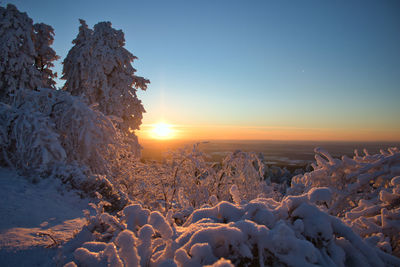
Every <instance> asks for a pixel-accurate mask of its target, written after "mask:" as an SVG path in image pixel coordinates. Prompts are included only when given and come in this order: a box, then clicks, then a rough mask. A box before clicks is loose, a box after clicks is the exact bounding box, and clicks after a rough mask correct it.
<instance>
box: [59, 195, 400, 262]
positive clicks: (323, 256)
mask: <svg viewBox="0 0 400 267" xmlns="http://www.w3.org/2000/svg"><path fill="white" fill-rule="evenodd" d="M321 190H322V191H321V192H317V191H318V190H314V193H313V194H314V195H315V194H317V195H319V196H322V199H320V198H319V197H317V198H316V199H314V201H315V200H316V201H318V200H323V199H325V197H326V190H325V189H321ZM313 194H303V195H300V196H287V197H285V198H283V200H282V201H281V202H277V201H275V200H273V199H270V198H269V199H268V198H257V199H254V200H252V201H250V202H249V203H247V204H242V205H239V204H232V203H228V202H219V203H218V204H217V205H216V206H214V207H207V208H200V209H197V210H194V211H193V213H192V214H191V215H190V216H189V218H188V219H187V220H186V222H185V224H184V225H183V226H177V225H176V224H175V223H174V221H173V220H171V218H170V217H169V216H167V217H164V216H163V215H161V214H160V213H158V212H151V211H150V210H147V209H144V208H142V207H141V206H140V205H138V204H135V205H130V206H127V207H125V209H124V210H123V211H122V214H121V216H119V217H115V216H111V215H110V214H108V213H104V212H102V210H101V208H100V209H99V208H97V214H96V215H93V216H91V217H90V218H89V224H88V225H87V226H86V227H85V228H84V229H83V230H82V232H80V233H79V234H78V235H77V236H76V238H75V239H73V240H71V241H70V242H69V243H67V244H66V245H65V246H64V247H63V248H62V250H63V252H64V253H72V251H74V252H73V255H74V258H73V260H74V261H75V262H76V263H77V264H78V266H139V263H140V266H164V265H165V266H166V265H168V266H204V265H211V264H217V263H218V264H220V263H221V261H224V260H226V261H225V263H226V264H228V263H229V264H231V263H232V264H234V265H236V266H238V265H246V266H247V265H253V266H316V265H319V266H398V265H399V264H400V260H399V259H398V258H396V257H393V256H391V255H390V254H387V253H385V252H383V251H382V250H380V249H379V248H377V247H376V246H374V245H373V244H371V242H368V240H363V239H362V238H361V237H360V236H358V235H357V233H355V232H353V231H352V230H351V228H350V227H348V226H346V225H345V224H344V223H343V222H342V221H341V220H340V219H338V218H336V217H334V216H331V215H328V214H327V213H325V212H324V211H322V210H320V209H319V208H318V207H317V206H315V205H314V204H313V203H312V202H311V200H310V199H313V198H314V197H315V196H313ZM68 260H70V258H69V259H68ZM228 260H229V261H228ZM73 264H74V263H69V266H74V265H73ZM229 266H231V265H229Z"/></svg>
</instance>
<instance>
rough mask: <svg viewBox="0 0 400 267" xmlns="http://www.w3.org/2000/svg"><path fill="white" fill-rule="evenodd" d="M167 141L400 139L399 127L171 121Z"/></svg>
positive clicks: (147, 135) (148, 128) (146, 134)
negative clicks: (188, 123)
mask: <svg viewBox="0 0 400 267" xmlns="http://www.w3.org/2000/svg"><path fill="white" fill-rule="evenodd" d="M154 125H155V124H143V125H142V126H141V130H139V131H137V132H136V133H137V135H138V136H139V138H140V139H154V134H153V133H152V131H153V128H154ZM170 127H171V136H170V137H169V138H166V139H169V140H287V141H289V140H292V141H365V142H368V141H388V142H397V141H400V129H389V130H388V129H383V130H379V129H352V128H346V129H344V128H343V129H339V128H338V129H324V128H296V127H252V126H234V125H174V124H170Z"/></svg>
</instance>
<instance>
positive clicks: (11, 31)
mask: <svg viewBox="0 0 400 267" xmlns="http://www.w3.org/2000/svg"><path fill="white" fill-rule="evenodd" d="M33 35H34V31H33V22H32V19H31V18H29V17H28V15H27V14H26V13H21V12H19V11H18V9H17V8H16V7H15V6H14V5H11V4H8V5H7V7H6V8H4V7H0V99H2V100H4V99H7V98H8V97H9V96H10V94H13V93H14V92H15V91H16V90H18V89H20V88H26V89H35V88H37V87H40V86H42V80H41V74H40V72H39V71H38V69H37V68H36V66H35V57H36V52H35V44H34V42H33V39H34V38H33Z"/></svg>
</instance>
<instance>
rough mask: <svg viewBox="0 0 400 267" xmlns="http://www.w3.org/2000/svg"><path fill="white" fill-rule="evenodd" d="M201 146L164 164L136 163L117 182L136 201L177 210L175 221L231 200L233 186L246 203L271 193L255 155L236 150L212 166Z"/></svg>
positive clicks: (187, 149)
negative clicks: (205, 207)
mask: <svg viewBox="0 0 400 267" xmlns="http://www.w3.org/2000/svg"><path fill="white" fill-rule="evenodd" d="M199 145H201V144H194V145H193V146H186V147H184V148H181V149H178V150H176V151H172V152H170V153H169V155H168V156H167V157H166V158H165V159H164V161H163V162H147V163H141V162H135V163H134V164H133V165H132V168H131V169H130V170H129V171H128V172H126V173H121V175H120V176H119V179H118V182H119V183H120V184H121V185H122V186H123V187H124V188H125V190H126V192H127V193H128V194H129V195H130V196H131V197H132V198H133V199H135V200H137V201H139V202H140V203H142V204H143V205H145V206H146V207H151V208H155V209H158V210H163V211H164V213H167V212H168V211H169V210H170V209H172V210H174V211H177V213H175V214H174V216H177V217H176V218H178V217H179V218H183V217H185V216H186V215H188V213H190V212H191V211H192V210H193V208H199V207H201V206H202V205H204V204H211V203H213V202H218V201H220V200H231V194H230V193H229V190H230V188H231V187H232V186H233V185H235V186H236V187H237V188H238V190H239V191H240V192H241V194H242V195H241V199H243V200H245V201H246V200H251V199H253V198H255V197H257V196H258V195H260V194H261V195H262V194H264V195H266V194H268V193H269V192H270V191H271V187H270V186H268V185H267V181H264V178H263V170H264V164H263V163H262V162H261V161H260V160H259V159H258V157H257V156H256V155H255V154H253V153H246V152H241V151H236V152H235V153H232V154H229V155H228V156H227V157H226V159H225V160H224V161H223V162H222V163H220V164H219V163H212V162H209V161H207V156H206V155H205V154H204V153H203V152H201V151H200V148H199ZM125 170H127V169H125Z"/></svg>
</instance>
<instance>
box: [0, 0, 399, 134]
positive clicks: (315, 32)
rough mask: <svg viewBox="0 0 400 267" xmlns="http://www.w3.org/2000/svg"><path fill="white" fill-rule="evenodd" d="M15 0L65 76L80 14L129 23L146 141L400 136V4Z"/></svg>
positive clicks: (363, 0) (366, 0)
mask: <svg viewBox="0 0 400 267" xmlns="http://www.w3.org/2000/svg"><path fill="white" fill-rule="evenodd" d="M7 3H13V4H15V5H16V6H17V8H18V9H19V10H20V11H23V12H27V13H28V15H29V16H30V17H31V18H32V19H33V20H34V22H35V23H36V22H44V23H46V24H49V25H51V26H52V27H53V28H54V29H55V42H54V45H53V49H54V50H55V51H56V52H57V54H58V55H59V56H60V57H61V60H59V61H58V62H57V63H56V67H55V70H56V71H57V72H58V73H59V74H60V73H61V72H62V64H61V62H62V60H63V59H64V58H65V56H66V55H67V53H68V50H69V49H70V48H71V47H72V44H71V41H72V40H73V39H74V38H75V37H76V35H77V33H78V27H79V21H78V19H84V20H86V22H87V24H88V25H89V26H90V27H93V26H94V25H95V24H96V23H98V22H100V21H111V22H112V24H113V27H114V28H116V29H122V30H123V32H124V33H125V39H126V48H127V49H128V50H129V51H130V52H132V53H133V54H134V55H135V56H137V57H138V58H139V59H138V60H136V61H135V62H134V63H133V66H134V67H135V68H136V69H137V70H138V71H137V73H136V74H137V75H139V76H143V77H145V78H148V79H150V81H151V84H150V85H149V88H148V90H147V91H141V92H138V96H139V98H140V99H141V100H142V102H143V105H144V107H145V109H146V111H147V112H146V113H145V114H144V119H143V125H142V130H141V131H140V132H139V133H138V134H139V137H141V138H147V137H149V135H148V132H149V130H150V129H151V127H152V125H153V124H155V123H157V122H160V121H164V122H166V123H169V124H172V125H173V129H174V133H175V134H174V135H175V138H180V139H210V140H211V139H256V140H347V141H355V140H356V141H400V104H399V100H400V1H397V0H393V1H387V0H375V1H371V0H358V1H354V0H346V1H345V0H341V1H339V0H332V1H328V0H304V1H289V0H287V1H286V0H280V1H278V0H275V1H272V0H271V1H267V0H266V1H256V0H249V1H245V0H242V1H235V0H213V1H211V0H202V1H200V0H193V1H187V0H186V1H185V0H182V1H176V0H168V1H167V0H162V1H153V0H147V1H145V0H141V1H139V0H130V1H128V0H127V1H118V0H115V1H109V0H108V1H105V0H96V1H82V0H81V1H77V0H70V1H54V0H48V1H44V0H35V1H33V0H21V1H0V4H1V5H5V4H7ZM59 76H60V75H59ZM58 84H59V85H62V81H59V83H58Z"/></svg>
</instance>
